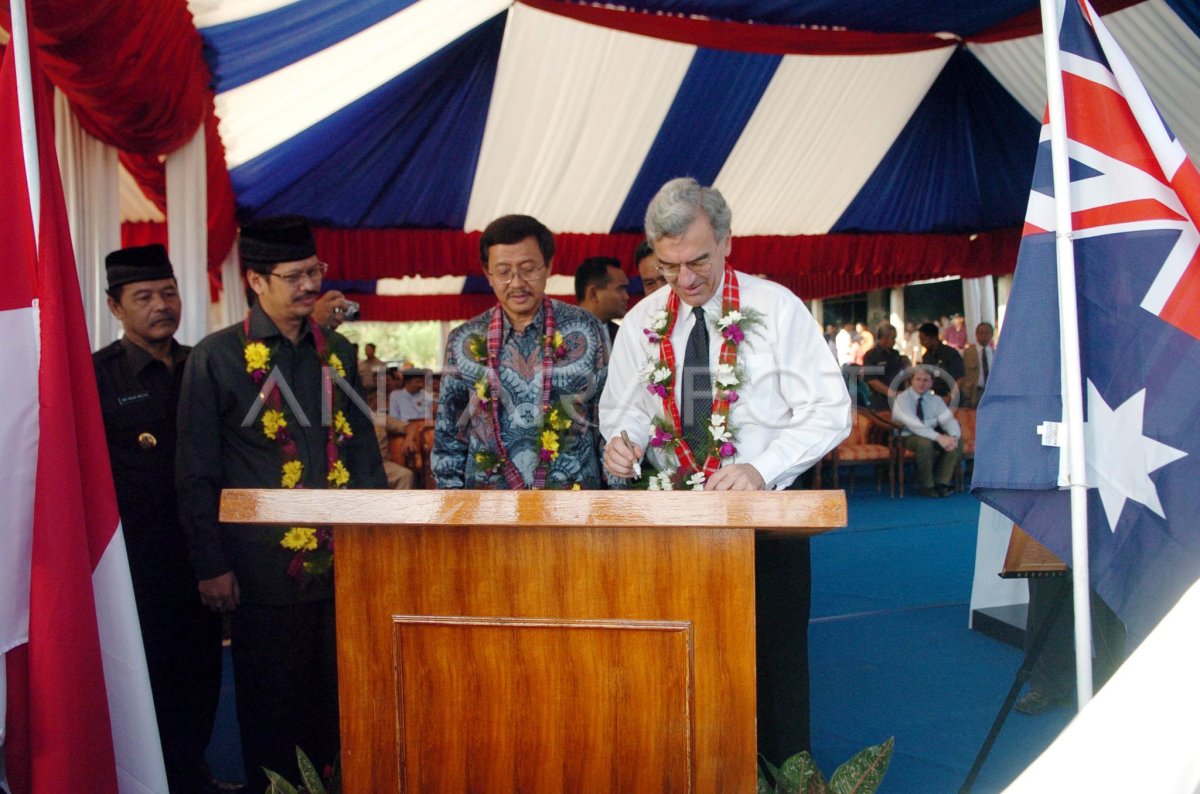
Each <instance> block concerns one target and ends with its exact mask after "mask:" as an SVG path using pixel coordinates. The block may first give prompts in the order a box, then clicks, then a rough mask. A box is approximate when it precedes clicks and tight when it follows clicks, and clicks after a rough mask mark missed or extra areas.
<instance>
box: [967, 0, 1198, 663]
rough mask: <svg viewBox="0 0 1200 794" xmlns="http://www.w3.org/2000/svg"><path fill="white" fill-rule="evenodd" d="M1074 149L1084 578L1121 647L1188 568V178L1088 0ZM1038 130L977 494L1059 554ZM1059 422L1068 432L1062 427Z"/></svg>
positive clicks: (1058, 369)
mask: <svg viewBox="0 0 1200 794" xmlns="http://www.w3.org/2000/svg"><path fill="white" fill-rule="evenodd" d="M1059 44H1060V53H1061V59H1062V71H1063V75H1062V77H1063V87H1064V90H1065V94H1066V121H1067V130H1066V131H1067V138H1068V144H1067V146H1068V152H1069V156H1070V179H1071V207H1072V213H1073V217H1072V226H1073V229H1074V241H1075V242H1074V247H1075V274H1076V280H1077V284H1076V288H1077V290H1078V307H1079V333H1080V354H1081V362H1082V372H1081V375H1082V383H1083V392H1084V394H1083V397H1084V415H1085V422H1086V429H1085V448H1086V455H1087V483H1088V517H1089V524H1088V540H1089V548H1090V558H1091V560H1090V561H1091V585H1092V587H1093V589H1095V590H1096V591H1097V592H1099V593H1100V595H1101V597H1103V598H1104V600H1105V601H1106V602H1107V603H1108V604H1109V606H1111V607H1112V608H1113V609H1114V611H1116V613H1117V614H1118V615H1119V616H1120V617H1121V619H1122V620H1124V621H1125V624H1126V627H1127V629H1128V639H1129V643H1130V646H1129V647H1130V649H1132V648H1133V647H1136V645H1137V644H1138V643H1140V642H1141V640H1142V639H1144V638H1145V636H1146V634H1148V633H1149V632H1150V631H1151V629H1153V628H1154V626H1155V625H1156V624H1157V623H1158V621H1159V619H1160V618H1162V616H1163V615H1164V614H1166V613H1167V612H1168V611H1169V610H1170V609H1171V607H1172V606H1173V605H1174V604H1175V602H1176V601H1177V600H1178V599H1179V597H1180V596H1181V595H1182V594H1183V592H1184V591H1185V590H1186V589H1187V588H1188V587H1189V586H1190V585H1191V584H1192V583H1194V582H1195V581H1196V580H1197V579H1200V256H1198V252H1200V232H1198V231H1197V226H1196V221H1197V219H1200V176H1198V175H1197V171H1196V168H1195V167H1194V166H1193V165H1192V163H1191V162H1190V161H1189V160H1188V157H1187V154H1186V153H1185V152H1184V151H1183V148H1182V147H1181V146H1180V144H1179V141H1177V140H1176V139H1175V137H1174V136H1173V135H1172V134H1171V131H1170V130H1169V129H1168V128H1167V125H1166V123H1165V122H1164V121H1163V119H1162V117H1161V116H1160V115H1159V114H1158V110H1157V109H1156V108H1155V107H1154V104H1153V102H1152V101H1151V99H1150V96H1149V95H1148V94H1147V93H1146V89H1145V88H1144V87H1143V86H1142V83H1141V81H1140V80H1139V79H1138V77H1137V75H1136V74H1135V73H1134V70H1133V67H1132V66H1131V65H1130V63H1129V61H1128V59H1127V58H1126V57H1125V55H1124V54H1123V53H1122V52H1121V50H1120V48H1119V47H1118V46H1117V44H1116V42H1115V41H1114V39H1113V38H1112V36H1111V35H1110V34H1109V32H1108V30H1107V29H1106V28H1105V27H1104V25H1103V23H1102V22H1101V20H1100V18H1099V16H1098V15H1097V14H1096V13H1095V11H1094V10H1093V9H1092V8H1091V6H1090V5H1088V3H1087V2H1086V0H1069V2H1068V3H1067V7H1066V12H1065V15H1064V18H1063V23H1062V31H1061V37H1060V42H1059ZM1054 227H1055V219H1054V188H1053V184H1052V179H1051V165H1050V133H1049V127H1048V126H1044V127H1043V128H1042V136H1041V142H1040V144H1039V149H1038V157H1037V166H1036V168H1035V171H1034V176H1033V187H1032V190H1031V192H1030V197H1029V209H1028V212H1027V215H1026V223H1025V230H1024V237H1023V239H1022V242H1021V250H1020V255H1019V258H1018V260H1017V271H1016V276H1015V279H1014V283H1013V291H1012V295H1011V297H1010V302H1009V306H1008V312H1007V315H1006V317H1005V321H1004V330H1003V333H1002V334H1001V339H1000V343H999V346H998V348H997V354H996V364H995V367H994V368H993V370H992V373H991V377H990V378H989V379H988V388H987V392H986V396H985V397H984V400H983V403H982V405H981V406H980V409H979V415H978V439H977V445H976V449H977V453H976V464H975V475H974V478H973V486H972V490H973V491H974V493H975V494H976V495H977V496H978V497H979V498H980V499H982V500H983V501H984V502H986V503H988V504H990V505H992V506H994V507H996V508H997V509H998V510H1000V511H1001V512H1002V513H1004V514H1005V515H1007V516H1009V517H1010V518H1012V519H1013V520H1014V521H1015V522H1016V523H1017V524H1018V525H1020V526H1021V527H1023V528H1024V529H1025V530H1026V531H1028V532H1030V533H1031V534H1032V535H1033V536H1034V537H1036V538H1037V539H1038V540H1039V541H1041V542H1042V543H1043V544H1045V545H1046V546H1047V547H1048V548H1049V549H1051V550H1052V551H1053V552H1054V553H1055V554H1057V555H1058V556H1059V557H1060V558H1062V559H1063V560H1064V561H1066V562H1067V563H1068V564H1069V563H1070V562H1071V514H1070V513H1071V511H1070V496H1069V494H1068V492H1067V491H1066V490H1065V489H1060V486H1063V485H1065V482H1066V480H1065V473H1066V466H1067V461H1066V457H1067V456H1066V451H1065V449H1064V450H1062V452H1063V454H1062V456H1061V457H1062V459H1061V460H1060V450H1059V448H1058V447H1053V446H1044V445H1043V444H1042V436H1041V435H1040V434H1039V432H1040V431H1039V426H1041V425H1042V424H1043V423H1046V422H1049V423H1056V422H1062V421H1064V416H1063V399H1062V365H1061V358H1060V354H1059V317H1058V304H1057V294H1058V290H1057V282H1056V272H1055V268H1056V265H1055V261H1056V260H1055V234H1054V231H1055V228H1054ZM1064 429H1065V428H1064Z"/></svg>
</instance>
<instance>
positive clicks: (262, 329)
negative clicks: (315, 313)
mask: <svg viewBox="0 0 1200 794" xmlns="http://www.w3.org/2000/svg"><path fill="white" fill-rule="evenodd" d="M250 336H251V338H253V339H270V338H271V337H273V336H278V337H283V332H282V331H280V330H279V326H277V325H275V321H274V320H272V319H271V318H270V316H268V315H267V313H266V312H265V311H263V307H262V304H260V303H259V302H258V301H255V302H254V305H253V306H251V307H250ZM311 336H312V324H311V323H310V322H309V320H308V318H305V320H304V325H303V326H302V327H301V328H300V338H299V339H298V340H296V343H297V344H299V343H300V342H303V341H304V340H305V338H308V337H311ZM285 338H286V337H285Z"/></svg>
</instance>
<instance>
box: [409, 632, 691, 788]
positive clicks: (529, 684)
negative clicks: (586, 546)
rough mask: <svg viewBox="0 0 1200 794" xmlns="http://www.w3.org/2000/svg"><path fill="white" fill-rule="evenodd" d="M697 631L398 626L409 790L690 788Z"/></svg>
mask: <svg viewBox="0 0 1200 794" xmlns="http://www.w3.org/2000/svg"><path fill="white" fill-rule="evenodd" d="M690 629H691V626H690V624H688V623H680V622H676V623H666V622H661V621H574V620H513V619H505V618H491V619H488V618H426V617H416V616H398V617H397V618H396V619H395V637H396V640H395V654H396V658H397V660H398V663H397V682H396V687H397V691H398V694H399V702H398V704H397V711H398V713H399V714H400V736H401V742H402V744H401V747H400V750H401V754H402V758H403V761H402V770H403V773H404V780H405V782H406V784H407V786H406V788H407V790H408V791H419V792H425V791H436V790H441V791H445V790H453V789H455V788H457V789H458V790H461V791H490V792H500V791H531V792H534V791H538V792H540V791H545V792H558V791H572V792H577V791H579V792H582V791H597V792H610V791H680V792H684V791H691V790H692V783H693V781H692V779H691V722H692V720H691V717H692V715H691V698H692V686H691V683H692V682H691V672H692V671H691V655H692V643H691V631H690ZM480 726H496V727H499V728H501V729H502V730H486V731H481V730H480V729H479V728H480ZM448 772H453V773H454V774H447V773H448ZM459 773H461V775H460V774H459ZM447 783H449V785H447ZM460 784H461V787H460Z"/></svg>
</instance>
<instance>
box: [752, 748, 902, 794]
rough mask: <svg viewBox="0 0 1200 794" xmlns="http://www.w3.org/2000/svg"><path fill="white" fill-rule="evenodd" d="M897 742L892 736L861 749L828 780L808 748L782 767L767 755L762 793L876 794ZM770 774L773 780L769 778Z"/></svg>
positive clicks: (760, 786) (760, 784)
mask: <svg viewBox="0 0 1200 794" xmlns="http://www.w3.org/2000/svg"><path fill="white" fill-rule="evenodd" d="M894 743H895V739H894V737H892V738H889V739H888V740H887V741H886V742H883V743H882V744H877V745H874V746H872V747H868V748H867V749H865V750H861V751H859V753H858V754H857V755H855V756H854V757H853V758H851V759H850V760H849V761H847V762H846V763H844V764H842V765H841V766H839V767H838V768H837V770H836V771H835V772H834V773H833V777H831V778H830V779H829V782H828V783H826V782H825V778H824V777H822V775H821V770H819V769H817V764H816V762H815V761H813V758H812V756H811V755H810V754H809V753H808V751H807V750H806V751H804V752H802V753H797V754H796V755H793V756H792V757H791V758H789V759H788V760H786V761H784V762H783V766H780V767H779V768H776V767H774V766H772V765H771V762H770V761H767V760H766V759H763V760H762V765H760V766H759V768H758V794H873V792H875V791H877V790H878V789H879V785H880V784H881V783H883V775H884V773H886V772H887V768H888V763H889V762H890V761H891V760H892V750H893V748H894ZM764 765H765V766H766V768H767V769H766V774H764V772H763V766H764ZM768 774H769V775H770V777H771V780H768V779H767V775H768Z"/></svg>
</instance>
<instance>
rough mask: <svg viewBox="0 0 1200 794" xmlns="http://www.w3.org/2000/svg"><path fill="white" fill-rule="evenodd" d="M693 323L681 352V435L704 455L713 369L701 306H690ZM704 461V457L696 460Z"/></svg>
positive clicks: (710, 410) (706, 325) (706, 324)
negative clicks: (709, 361) (683, 350)
mask: <svg viewBox="0 0 1200 794" xmlns="http://www.w3.org/2000/svg"><path fill="white" fill-rule="evenodd" d="M692 316H693V317H694V318H695V324H694V325H693V326H692V331H691V333H690V334H688V340H687V349H686V351H685V352H684V354H683V398H682V399H681V400H680V407H681V408H682V409H683V438H684V440H685V441H687V443H688V446H689V447H691V448H692V453H693V454H695V455H697V456H699V455H703V454H704V453H703V451H702V450H703V449H704V448H705V447H706V446H707V441H708V437H709V432H708V422H709V420H710V419H711V418H712V373H710V372H709V369H708V323H706V322H705V321H704V309H703V308H701V307H699V306H696V307H694V308H693V309H692ZM696 463H697V464H701V465H702V464H703V461H699V460H698V461H696Z"/></svg>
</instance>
